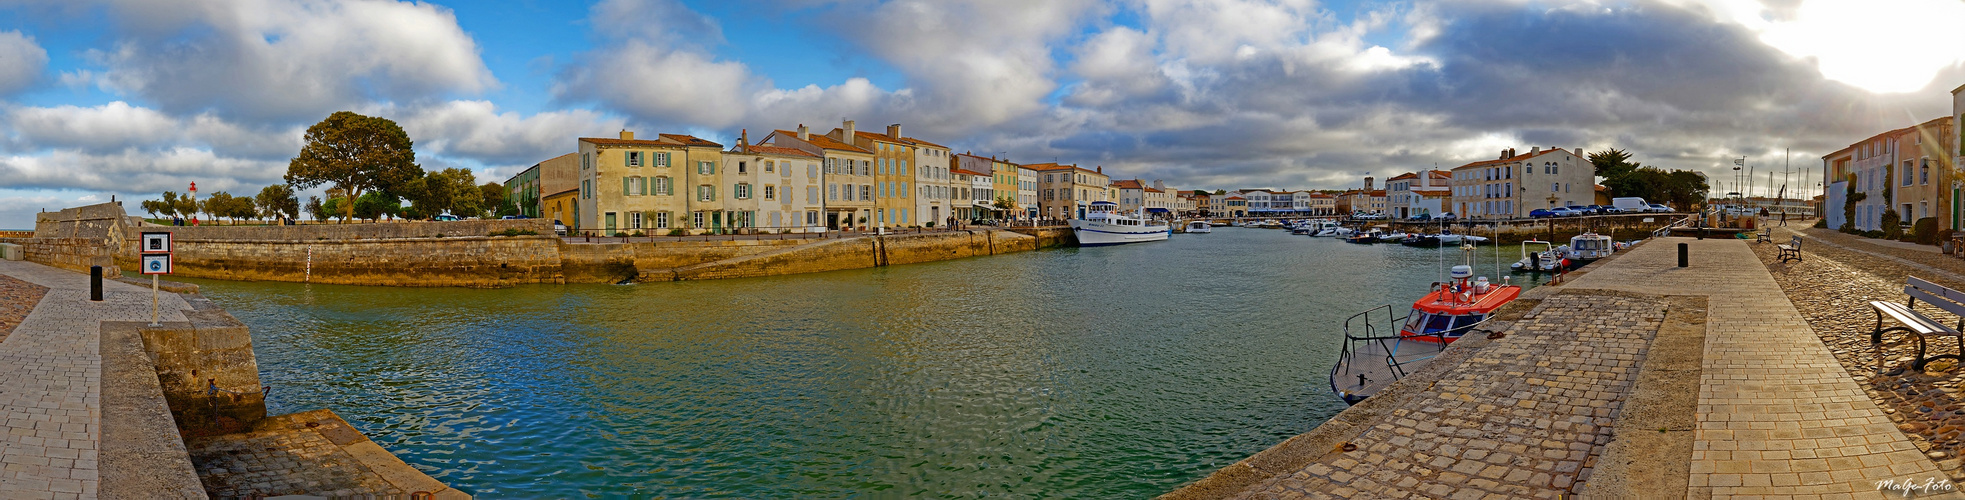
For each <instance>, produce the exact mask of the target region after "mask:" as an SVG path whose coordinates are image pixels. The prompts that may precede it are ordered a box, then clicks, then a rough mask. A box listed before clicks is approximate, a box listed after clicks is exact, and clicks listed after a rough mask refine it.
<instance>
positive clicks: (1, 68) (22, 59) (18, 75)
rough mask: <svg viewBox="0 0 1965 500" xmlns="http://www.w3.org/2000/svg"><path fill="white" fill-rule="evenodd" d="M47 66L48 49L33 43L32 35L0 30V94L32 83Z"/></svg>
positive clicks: (39, 78) (36, 80) (15, 90)
mask: <svg viewBox="0 0 1965 500" xmlns="http://www.w3.org/2000/svg"><path fill="white" fill-rule="evenodd" d="M47 67H48V51H47V50H45V49H42V48H41V46H40V45H38V44H36V43H34V37H30V36H27V35H23V34H21V32H19V31H0V96H4V95H9V94H13V93H15V92H19V91H21V90H23V89H26V88H28V87H30V86H32V85H34V84H35V82H38V81H40V80H41V77H42V72H43V71H46V70H47Z"/></svg>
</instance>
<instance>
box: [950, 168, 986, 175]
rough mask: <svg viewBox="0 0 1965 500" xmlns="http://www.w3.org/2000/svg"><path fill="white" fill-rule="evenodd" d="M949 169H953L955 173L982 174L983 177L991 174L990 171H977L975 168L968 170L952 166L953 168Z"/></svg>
mask: <svg viewBox="0 0 1965 500" xmlns="http://www.w3.org/2000/svg"><path fill="white" fill-rule="evenodd" d="M949 170H952V171H954V172H955V173H958V174H964V175H980V176H983V177H989V176H990V174H989V172H977V171H974V170H966V169H963V168H962V167H955V168H951V169H949Z"/></svg>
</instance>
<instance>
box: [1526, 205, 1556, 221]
mask: <svg viewBox="0 0 1965 500" xmlns="http://www.w3.org/2000/svg"><path fill="white" fill-rule="evenodd" d="M1555 216H1556V213H1555V212H1553V211H1550V210H1549V209H1546V208H1537V209H1534V210H1530V211H1528V217H1529V218H1531V219H1541V218H1545V217H1555Z"/></svg>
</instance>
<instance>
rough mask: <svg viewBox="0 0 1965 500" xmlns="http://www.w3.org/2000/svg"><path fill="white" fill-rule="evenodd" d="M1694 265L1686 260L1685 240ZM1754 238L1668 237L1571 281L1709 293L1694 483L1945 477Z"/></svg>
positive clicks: (1830, 484) (1724, 488) (1719, 491)
mask: <svg viewBox="0 0 1965 500" xmlns="http://www.w3.org/2000/svg"><path fill="white" fill-rule="evenodd" d="M1677 243H1686V244H1688V245H1690V249H1691V255H1692V259H1691V261H1692V267H1690V268H1685V269H1680V268H1677V267H1676V265H1677V255H1676V244H1677ZM1749 245H1750V244H1749V243H1747V242H1744V241H1739V240H1703V241H1698V240H1687V239H1682V238H1680V239H1664V240H1656V241H1653V242H1651V243H1648V244H1645V245H1641V246H1639V247H1637V248H1636V249H1634V250H1632V251H1631V252H1630V253H1629V254H1626V255H1624V256H1622V257H1620V258H1619V260H1618V261H1616V262H1613V263H1612V264H1614V265H1611V266H1605V267H1603V268H1601V269H1598V270H1596V271H1595V272H1592V273H1589V274H1586V275H1584V276H1582V277H1581V278H1578V279H1577V280H1576V281H1574V282H1571V283H1570V284H1569V285H1568V286H1569V287H1571V288H1603V289H1617V290H1626V291H1632V292H1638V293H1648V294H1679V295H1686V294H1704V295H1707V301H1708V306H1709V308H1708V311H1709V313H1708V317H1707V323H1706V332H1707V333H1706V351H1705V359H1704V361H1703V367H1702V368H1703V370H1702V371H1703V374H1702V375H1701V378H1700V389H1699V415H1698V429H1697V430H1696V431H1694V434H1695V437H1694V439H1695V441H1694V443H1693V452H1692V454H1693V456H1692V477H1691V481H1690V485H1691V486H1690V490H1691V491H1690V492H1689V494H1690V495H1691V496H1693V497H1702V496H1706V495H1711V496H1715V497H1722V496H1750V495H1777V496H1794V497H1797V498H1799V497H1808V498H1832V497H1843V498H1847V497H1849V495H1853V496H1854V497H1857V498H1882V497H1883V496H1884V493H1883V492H1879V491H1878V486H1877V485H1878V483H1879V482H1880V481H1884V480H1892V479H1894V480H1900V481H1903V480H1909V481H1916V482H1918V483H1923V482H1924V481H1926V480H1930V479H1937V480H1943V479H1944V477H1945V476H1944V475H1943V474H1942V473H1941V472H1940V471H1939V470H1938V467H1937V465H1936V464H1934V463H1933V462H1932V461H1931V460H1930V459H1928V458H1926V457H1925V456H1924V454H1923V453H1921V452H1920V451H1919V450H1918V448H1917V447H1916V446H1914V445H1913V444H1912V442H1911V440H1910V438H1908V437H1906V436H1905V435H1904V433H1903V432H1901V431H1899V430H1898V429H1897V427H1896V425H1894V424H1893V423H1892V422H1891V420H1890V417H1889V416H1888V415H1887V414H1885V413H1884V411H1883V410H1882V409H1881V408H1878V407H1877V405H1876V404H1875V403H1874V402H1872V401H1871V400H1870V398H1869V396H1868V395H1866V394H1865V393H1864V392H1863V389H1862V388H1861V387H1860V386H1858V385H1857V383H1856V381H1855V380H1854V379H1853V378H1851V376H1850V375H1849V373H1848V372H1847V371H1845V370H1844V369H1843V366H1842V364H1841V363H1840V362H1838V361H1837V360H1836V358H1835V356H1833V355H1832V354H1831V352H1830V349H1829V348H1828V347H1826V346H1824V345H1823V344H1822V342H1821V340H1820V339H1819V338H1818V337H1816V335H1815V333H1814V330H1812V329H1811V328H1810V327H1809V324H1808V323H1807V322H1806V321H1804V320H1803V318H1802V316H1801V314H1800V313H1799V312H1798V311H1797V310H1796V309H1795V306H1794V304H1793V303H1791V302H1790V301H1789V300H1788V298H1787V295H1786V294H1784V293H1782V292H1781V289H1780V286H1779V285H1777V284H1776V283H1775V281H1774V278H1773V277H1772V276H1771V275H1770V274H1769V273H1768V270H1767V267H1765V266H1763V265H1762V264H1761V262H1760V260H1759V258H1758V257H1756V256H1755V254H1754V252H1753V250H1751V249H1749V248H1748V247H1749Z"/></svg>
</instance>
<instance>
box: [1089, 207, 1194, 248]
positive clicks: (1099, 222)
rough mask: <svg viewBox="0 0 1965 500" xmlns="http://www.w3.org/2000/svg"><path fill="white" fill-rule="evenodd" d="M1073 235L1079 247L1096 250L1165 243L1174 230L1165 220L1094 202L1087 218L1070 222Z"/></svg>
mask: <svg viewBox="0 0 1965 500" xmlns="http://www.w3.org/2000/svg"><path fill="white" fill-rule="evenodd" d="M1071 233H1072V234H1074V235H1076V236H1078V246H1081V247H1095V246H1103V245H1123V244H1127V243H1145V242H1148V241H1165V240H1166V239H1167V235H1169V234H1172V233H1173V228H1172V227H1171V226H1168V225H1167V223H1166V222H1165V221H1157V220H1151V219H1147V218H1144V217H1137V216H1130V215H1125V214H1121V213H1119V204H1117V203H1113V202H1109V201H1094V202H1092V204H1091V206H1090V207H1088V209H1087V213H1086V214H1085V218H1083V219H1072V220H1071Z"/></svg>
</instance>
